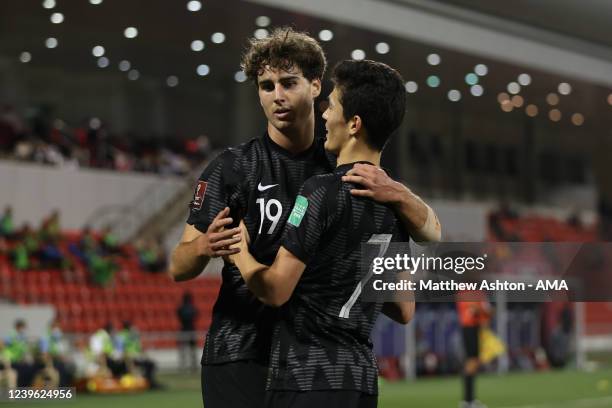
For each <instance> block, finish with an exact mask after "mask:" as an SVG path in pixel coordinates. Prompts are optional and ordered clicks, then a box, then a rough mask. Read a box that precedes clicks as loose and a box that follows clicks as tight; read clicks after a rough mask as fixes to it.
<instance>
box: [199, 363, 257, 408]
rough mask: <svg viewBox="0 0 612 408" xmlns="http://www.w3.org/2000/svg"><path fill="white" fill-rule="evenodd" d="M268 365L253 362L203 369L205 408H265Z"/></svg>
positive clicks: (204, 367)
mask: <svg viewBox="0 0 612 408" xmlns="http://www.w3.org/2000/svg"><path fill="white" fill-rule="evenodd" d="M267 375H268V366H267V365H264V364H261V363H258V362H255V361H253V360H244V361H235V362H231V363H225V364H209V365H203V366H202V400H203V401H204V407H205V408H230V407H231V408H243V407H244V408H259V407H263V406H264V399H265V391H266V377H267Z"/></svg>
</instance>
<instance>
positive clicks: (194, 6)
mask: <svg viewBox="0 0 612 408" xmlns="http://www.w3.org/2000/svg"><path fill="white" fill-rule="evenodd" d="M201 9H202V3H201V2H199V1H196V0H193V1H189V2H187V10H189V11H191V12H196V11H200V10H201Z"/></svg>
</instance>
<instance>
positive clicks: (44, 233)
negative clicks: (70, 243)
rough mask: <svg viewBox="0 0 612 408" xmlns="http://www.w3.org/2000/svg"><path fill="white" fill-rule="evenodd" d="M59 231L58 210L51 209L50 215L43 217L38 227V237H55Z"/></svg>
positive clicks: (58, 234)
mask: <svg viewBox="0 0 612 408" xmlns="http://www.w3.org/2000/svg"><path fill="white" fill-rule="evenodd" d="M60 233H61V226H60V215H59V211H58V210H53V212H52V213H51V215H49V216H48V217H47V218H45V219H44V220H43V222H42V226H41V229H40V238H41V239H42V240H43V241H46V240H48V239H57V238H59V236H60Z"/></svg>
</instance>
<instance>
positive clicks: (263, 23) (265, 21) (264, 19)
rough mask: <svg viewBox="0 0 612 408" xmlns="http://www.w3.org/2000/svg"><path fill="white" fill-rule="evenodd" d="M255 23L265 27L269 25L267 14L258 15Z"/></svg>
mask: <svg viewBox="0 0 612 408" xmlns="http://www.w3.org/2000/svg"><path fill="white" fill-rule="evenodd" d="M255 25H256V26H257V27H267V26H269V25H270V17H268V16H259V17H257V18H256V19H255Z"/></svg>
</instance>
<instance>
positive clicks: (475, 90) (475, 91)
mask: <svg viewBox="0 0 612 408" xmlns="http://www.w3.org/2000/svg"><path fill="white" fill-rule="evenodd" d="M470 93H471V94H472V95H473V96H482V95H483V94H484V88H483V87H482V86H480V85H478V84H476V85H472V86H471V87H470Z"/></svg>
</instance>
